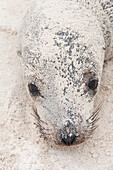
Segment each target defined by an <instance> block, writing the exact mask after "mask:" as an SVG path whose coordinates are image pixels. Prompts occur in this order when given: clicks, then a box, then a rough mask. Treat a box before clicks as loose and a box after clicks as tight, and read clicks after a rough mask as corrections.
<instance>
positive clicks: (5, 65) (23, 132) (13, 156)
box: [0, 0, 113, 170]
mask: <svg viewBox="0 0 113 170" xmlns="http://www.w3.org/2000/svg"><path fill="white" fill-rule="evenodd" d="M29 2H30V0H0V169H1V170H7V169H8V170H10V169H14V170H21V169H22V170H39V169H44V170H45V169H50V170H54V169H55V170H58V169H60V170H62V169H65V170H79V169H80V170H103V169H107V170H113V59H112V60H111V61H108V62H107V63H106V64H105V67H104V71H103V77H102V83H101V84H102V85H101V88H100V93H99V97H98V101H99V100H102V98H103V96H104V95H105V101H104V104H103V106H102V108H101V111H100V117H101V118H100V120H99V122H98V124H99V128H98V129H97V130H96V131H95V134H94V135H93V137H92V138H91V139H90V140H88V141H86V142H85V143H83V144H81V145H78V146H72V147H62V146H61V147H58V146H57V147H56V146H53V147H51V146H49V145H48V144H47V143H46V142H43V141H42V140H40V138H39V136H38V134H37V129H36V127H35V125H34V122H35V119H34V117H33V116H32V115H31V113H32V110H31V103H30V101H29V99H28V96H27V94H26V91H25V87H24V85H23V81H22V70H21V66H20V63H19V58H18V57H17V55H16V43H17V34H16V32H17V31H18V28H19V25H20V22H21V18H22V16H23V15H24V12H25V10H26V8H27V7H28V5H29Z"/></svg>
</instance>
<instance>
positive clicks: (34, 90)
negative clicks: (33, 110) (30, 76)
mask: <svg viewBox="0 0 113 170" xmlns="http://www.w3.org/2000/svg"><path fill="white" fill-rule="evenodd" d="M28 88H29V91H30V93H32V95H34V96H38V95H40V91H39V89H38V87H37V86H36V85H35V84H32V83H30V84H29V85H28Z"/></svg>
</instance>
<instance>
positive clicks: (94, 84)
mask: <svg viewBox="0 0 113 170" xmlns="http://www.w3.org/2000/svg"><path fill="white" fill-rule="evenodd" d="M97 87H98V80H91V81H90V82H89V83H88V88H89V90H95V89H96V88H97Z"/></svg>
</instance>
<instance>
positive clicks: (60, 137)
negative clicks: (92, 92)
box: [33, 101, 103, 146]
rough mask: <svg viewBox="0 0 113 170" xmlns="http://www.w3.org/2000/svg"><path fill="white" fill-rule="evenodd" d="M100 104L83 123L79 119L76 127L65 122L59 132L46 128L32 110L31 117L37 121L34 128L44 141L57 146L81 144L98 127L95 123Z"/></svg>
mask: <svg viewBox="0 0 113 170" xmlns="http://www.w3.org/2000/svg"><path fill="white" fill-rule="evenodd" d="M102 104H103V101H102V102H101V103H100V104H99V105H98V106H97V107H96V109H95V110H94V111H93V112H92V114H91V116H90V117H89V118H88V119H87V120H85V121H83V120H82V118H81V123H80V122H79V124H78V125H75V123H74V122H73V121H72V120H67V121H66V122H65V124H64V126H62V127H61V128H60V130H58V127H57V128H56V127H54V126H53V127H52V128H51V129H50V128H48V127H49V125H48V124H47V123H46V122H44V121H42V120H41V119H40V116H39V115H38V113H37V110H36V108H35V109H34V108H33V111H34V114H33V116H34V117H35V118H36V120H37V122H36V127H38V129H39V131H40V134H41V136H40V137H42V138H44V139H45V140H49V141H54V142H55V143H56V144H57V145H65V146H71V145H78V144H80V143H83V142H84V141H85V140H87V139H88V138H90V137H91V136H92V134H93V133H94V131H95V129H96V128H97V127H98V125H96V122H97V121H98V120H99V111H100V108H101V106H102Z"/></svg>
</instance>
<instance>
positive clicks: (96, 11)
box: [17, 0, 113, 146]
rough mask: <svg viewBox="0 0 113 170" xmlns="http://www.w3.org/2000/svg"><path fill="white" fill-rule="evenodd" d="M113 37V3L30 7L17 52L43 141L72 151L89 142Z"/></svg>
mask: <svg viewBox="0 0 113 170" xmlns="http://www.w3.org/2000/svg"><path fill="white" fill-rule="evenodd" d="M112 33H113V1H112V0H111V1H110V0H62V1H61V0H47V1H45V0H34V1H33V2H32V3H31V6H30V8H29V9H28V11H27V13H26V15H25V17H24V20H23V25H22V28H21V29H20V34H19V43H18V50H17V51H18V54H19V55H20V59H21V63H22V66H23V71H24V80H25V85H26V87H27V91H28V93H29V96H30V97H31V98H32V100H33V101H34V105H35V107H36V108H37V109H35V110H34V111H35V117H36V119H37V126H38V127H39V129H40V132H41V134H42V136H43V137H44V138H45V139H48V140H51V141H54V142H55V143H56V144H65V145H68V146H69V145H72V144H79V143H82V142H84V141H85V140H86V139H87V138H88V137H90V136H91V134H92V132H93V131H94V129H95V123H96V122H97V120H98V112H99V108H100V106H98V107H97V108H94V100H95V95H96V93H97V91H98V89H99V86H100V81H101V75H102V70H103V64H104V60H105V59H107V58H110V57H111V56H112V55H113V52H112V51H113V37H112Z"/></svg>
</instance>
